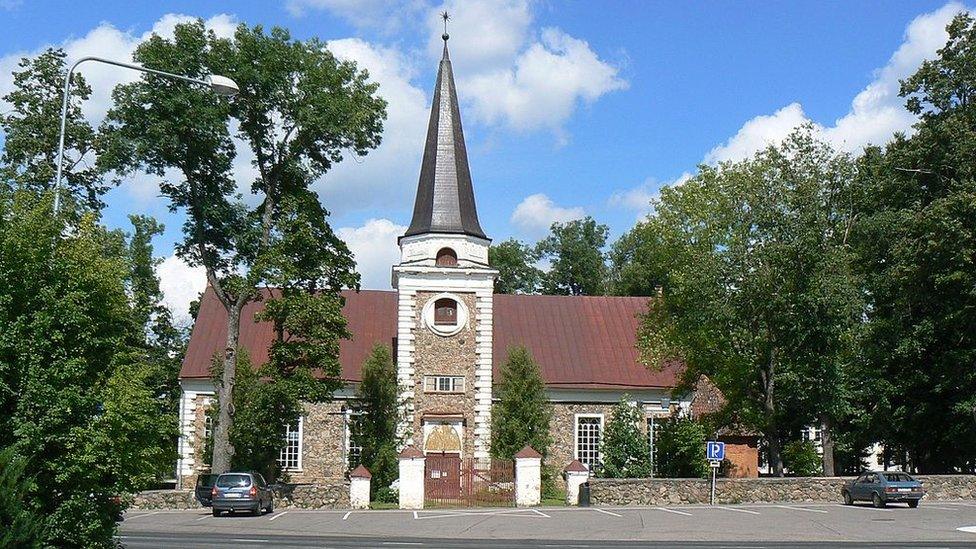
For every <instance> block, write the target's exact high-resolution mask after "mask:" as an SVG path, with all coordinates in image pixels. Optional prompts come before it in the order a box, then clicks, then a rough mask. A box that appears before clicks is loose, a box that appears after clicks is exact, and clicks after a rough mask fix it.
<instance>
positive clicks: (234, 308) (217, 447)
mask: <svg viewBox="0 0 976 549" xmlns="http://www.w3.org/2000/svg"><path fill="white" fill-rule="evenodd" d="M241 309H242V307H240V306H238V305H237V304H236V303H234V304H232V305H231V306H230V307H228V311H227V345H226V347H225V348H224V364H223V366H224V371H223V373H222V375H221V380H220V387H218V388H217V400H218V402H219V403H220V412H219V415H218V416H217V424H216V425H215V426H214V433H213V437H214V441H213V460H212V461H213V463H211V472H212V473H214V474H218V475H219V474H220V473H224V472H227V471H228V470H230V467H231V459H232V458H233V457H234V445H233V444H231V442H230V429H231V426H233V424H234V400H233V399H234V380H235V378H236V376H237V343H238V339H239V338H240V331H241Z"/></svg>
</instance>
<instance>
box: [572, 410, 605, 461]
mask: <svg viewBox="0 0 976 549" xmlns="http://www.w3.org/2000/svg"><path fill="white" fill-rule="evenodd" d="M602 436H603V415H602V414H578V415H577V416H576V459H578V460H579V462H580V463H582V464H583V465H586V467H587V469H589V470H590V471H592V470H593V468H594V467H596V466H597V465H599V464H600V458H601V456H600V439H601V437H602Z"/></svg>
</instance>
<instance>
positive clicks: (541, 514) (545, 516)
mask: <svg viewBox="0 0 976 549" xmlns="http://www.w3.org/2000/svg"><path fill="white" fill-rule="evenodd" d="M533 511H534V512H535V514H537V515H539V516H540V517H544V518H552V517H550V516H549V515H547V514H545V513H543V512H542V511H540V510H538V509H533Z"/></svg>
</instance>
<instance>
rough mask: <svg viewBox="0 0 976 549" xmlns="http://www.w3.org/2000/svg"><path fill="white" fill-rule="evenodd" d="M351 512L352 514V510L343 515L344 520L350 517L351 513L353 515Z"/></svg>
mask: <svg viewBox="0 0 976 549" xmlns="http://www.w3.org/2000/svg"><path fill="white" fill-rule="evenodd" d="M351 514H352V511H348V512H347V513H346V514H345V515H342V520H346V519H347V518H349V515H351Z"/></svg>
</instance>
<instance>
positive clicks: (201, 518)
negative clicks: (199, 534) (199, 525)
mask: <svg viewBox="0 0 976 549" xmlns="http://www.w3.org/2000/svg"><path fill="white" fill-rule="evenodd" d="M211 516H212V515H203V516H202V517H200V518H198V519H196V521H197V522H200V521H201V520H203V519H208V518H211Z"/></svg>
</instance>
